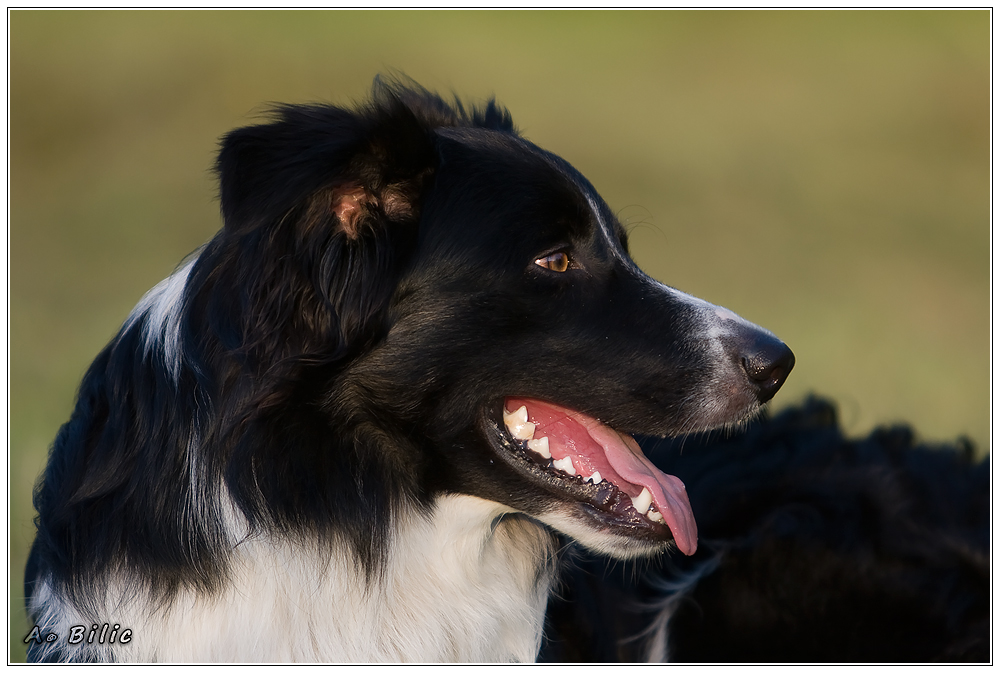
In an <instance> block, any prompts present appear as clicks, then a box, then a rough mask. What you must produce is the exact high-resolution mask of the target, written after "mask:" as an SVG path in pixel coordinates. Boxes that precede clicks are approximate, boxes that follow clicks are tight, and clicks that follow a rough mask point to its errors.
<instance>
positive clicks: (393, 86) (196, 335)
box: [26, 80, 794, 662]
mask: <svg viewBox="0 0 1000 673" xmlns="http://www.w3.org/2000/svg"><path fill="white" fill-rule="evenodd" d="M217 172H218V176H219V182H220V198H221V210H222V217H223V228H222V230H221V231H220V232H219V233H218V235H216V236H215V237H214V238H213V239H212V240H211V241H210V242H209V243H207V244H206V245H205V246H204V247H203V248H202V249H200V250H199V251H197V252H196V253H195V254H194V255H193V256H192V257H191V258H190V259H189V260H188V261H186V262H185V263H183V264H182V265H181V266H180V267H179V268H178V270H177V271H176V272H175V273H174V274H173V275H172V276H170V277H169V278H167V279H166V280H164V281H163V282H162V283H160V284H159V285H157V286H156V287H154V288H153V289H152V290H151V291H150V292H149V293H148V294H147V295H146V296H145V297H144V298H143V299H142V300H141V301H140V302H139V304H138V305H137V306H136V308H135V309H134V311H133V312H132V314H131V315H130V316H129V318H128V319H127V320H126V322H125V324H124V325H123V326H122V328H121V330H120V331H119V332H118V334H117V336H116V337H115V338H114V339H113V340H112V341H111V343H110V344H109V345H108V346H107V347H106V348H105V349H104V350H103V351H102V352H101V353H100V355H98V357H97V359H96V360H95V361H94V363H93V364H92V366H91V367H90V369H89V370H88V372H87V373H86V375H85V377H84V379H83V382H82V384H81V388H80V391H79V396H78V401H77V404H76V407H75V410H74V411H73V414H72V416H71V418H70V420H69V421H68V422H67V423H66V424H65V425H64V426H63V427H62V428H61V429H60V431H59V433H58V436H57V437H56V440H55V442H54V445H53V447H52V450H51V455H50V458H49V462H48V465H47V467H46V470H45V472H44V475H43V477H42V480H41V481H40V483H39V485H38V486H37V488H36V492H35V499H34V502H35V507H36V509H37V511H38V517H37V528H38V532H37V537H36V540H35V542H34V545H33V547H32V551H31V554H30V558H29V561H28V567H27V570H26V578H27V579H26V595H27V596H28V598H27V605H28V611H29V615H30V617H31V619H32V620H34V625H35V626H34V628H33V630H32V633H31V634H29V636H28V638H27V639H26V641H27V642H28V644H29V658H30V659H31V660H33V661H116V662H123V661H358V662H395V661H425V662H430V661H534V660H535V658H536V656H537V654H538V652H539V649H540V646H541V641H542V633H543V626H544V615H545V610H546V605H547V602H548V598H549V594H550V592H551V591H552V590H553V588H554V587H555V586H556V584H557V571H558V566H559V562H560V547H561V545H562V544H563V543H564V542H563V541H564V540H565V539H571V540H573V541H575V542H576V543H578V544H580V545H582V546H583V547H585V548H587V549H590V550H593V551H594V552H596V553H600V554H603V555H607V556H610V557H613V558H617V559H627V558H635V557H644V556H651V555H658V554H662V553H664V552H668V553H676V552H678V551H679V552H680V553H682V554H693V553H694V552H695V550H696V547H697V527H696V523H695V520H694V518H693V515H692V511H691V506H690V504H689V501H688V497H687V495H686V492H685V488H684V485H683V483H682V482H681V481H680V480H679V479H677V478H676V477H674V476H671V475H668V474H666V473H663V472H661V471H660V470H659V469H657V468H656V467H655V466H654V465H653V464H652V463H651V462H650V460H649V459H648V458H646V457H645V456H644V454H643V453H642V451H641V449H640V448H639V446H638V445H637V444H636V442H635V440H634V439H633V437H632V436H631V434H630V433H644V434H646V435H654V436H664V437H666V436H677V435H681V434H686V433H691V432H696V431H702V430H706V429H710V428H717V427H735V426H738V425H739V424H741V423H743V422H745V421H746V420H747V419H749V418H751V417H752V416H753V415H754V414H755V413H757V412H758V411H759V409H760V408H761V405H763V404H764V403H765V402H767V401H768V400H769V399H770V398H771V397H772V396H773V395H774V394H775V392H776V391H777V390H778V389H779V388H780V387H781V385H782V383H783V382H784V381H785V379H786V377H787V376H788V373H789V371H790V370H791V369H792V367H793V365H794V356H793V354H792V352H791V351H790V350H789V349H788V347H787V346H786V345H785V344H784V343H782V342H781V341H780V340H779V339H778V338H776V337H775V336H774V335H773V334H771V333H770V332H768V331H766V330H764V329H762V328H760V327H757V326H755V325H753V324H751V323H749V322H747V321H745V320H743V319H742V318H740V317H738V316H737V315H736V314H735V313H733V312H731V311H729V310H727V309H724V308H721V307H718V306H714V305H712V304H709V303H707V302H704V301H701V300H699V299H696V298H694V297H691V296H689V295H686V294H684V293H682V292H680V291H678V290H675V289H672V288H670V287H668V286H666V285H663V284H661V283H659V282H657V281H655V280H653V279H651V278H649V277H648V276H646V275H645V274H643V273H642V272H641V271H640V270H639V269H638V268H637V267H636V265H635V264H634V262H633V261H632V260H631V259H630V257H629V256H628V248H627V237H626V233H625V231H624V229H623V227H622V225H621V224H620V223H619V222H618V220H617V219H616V217H615V215H614V213H613V212H612V210H611V209H610V208H609V207H608V205H607V204H606V203H605V202H604V200H603V199H601V197H600V196H599V195H598V193H597V191H596V190H595V189H594V187H593V186H592V185H591V184H590V183H589V182H588V181H587V180H586V179H585V178H584V177H583V176H582V175H581V174H580V173H579V172H577V171H576V170H575V169H574V168H573V167H572V166H570V165H569V164H568V163H567V162H566V161H564V160H563V159H561V158H559V157H557V156H555V155H553V154H551V153H549V152H546V151H544V150H542V149H540V148H538V147H536V146H535V145H533V144H531V143H530V142H528V141H527V140H525V139H524V138H523V137H521V136H520V135H519V134H518V132H517V131H516V129H515V127H514V125H513V122H512V119H511V116H510V114H509V113H508V112H507V111H506V110H505V109H504V108H502V107H501V106H500V105H498V104H497V103H496V102H495V101H493V100H490V101H489V102H487V103H486V104H485V105H482V106H480V107H474V108H471V109H467V108H466V107H465V106H463V105H462V104H461V103H460V102H459V101H457V100H456V101H455V102H448V101H445V100H444V99H443V98H441V97H439V96H437V95H435V94H432V93H430V92H428V91H426V90H424V89H422V88H420V87H419V86H417V85H415V84H412V83H407V82H399V81H386V80H376V83H375V85H374V87H373V94H372V98H371V100H370V101H369V102H367V103H364V104H362V105H359V106H358V107H356V108H354V109H346V108H341V107H335V106H331V105H283V106H278V107H276V108H275V109H274V111H273V114H272V116H271V117H270V118H269V119H268V120H266V121H263V122H262V123H260V124H257V125H252V126H248V127H246V128H240V129H237V130H235V131H232V132H231V133H229V134H228V135H226V136H225V137H224V138H223V140H222V142H221V145H220V151H219V156H218V160H217Z"/></svg>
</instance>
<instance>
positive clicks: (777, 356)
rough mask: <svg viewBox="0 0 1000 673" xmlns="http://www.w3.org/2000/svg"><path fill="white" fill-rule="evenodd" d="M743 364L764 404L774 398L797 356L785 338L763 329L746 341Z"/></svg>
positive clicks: (758, 397)
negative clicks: (782, 339) (785, 342)
mask: <svg viewBox="0 0 1000 673" xmlns="http://www.w3.org/2000/svg"><path fill="white" fill-rule="evenodd" d="M742 350H743V352H742V355H741V356H740V364H742V365H743V371H745V372H746V373H747V378H748V379H750V383H751V385H753V386H754V388H755V389H756V393H757V399H759V400H760V401H761V402H762V403H763V402H767V401H768V400H769V399H771V398H772V397H774V394H775V393H776V392H778V389H779V388H781V384H783V383H784V382H785V379H786V378H788V372H790V371H792V367H794V366H795V355H794V354H793V353H792V351H791V349H790V348H789V347H788V346H786V345H785V344H784V342H783V341H781V340H780V339H778V338H777V337H775V336H774V335H773V334H770V333H769V332H764V331H763V330H762V331H760V332H757V333H756V334H753V335H752V337H750V338H747V339H746V340H745V341H744V347H743V349H742Z"/></svg>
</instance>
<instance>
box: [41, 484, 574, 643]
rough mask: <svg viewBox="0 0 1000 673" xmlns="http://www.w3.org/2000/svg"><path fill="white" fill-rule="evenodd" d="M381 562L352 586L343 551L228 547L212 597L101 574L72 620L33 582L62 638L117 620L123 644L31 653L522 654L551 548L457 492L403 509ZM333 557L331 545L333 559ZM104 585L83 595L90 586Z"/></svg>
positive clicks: (270, 544) (520, 523)
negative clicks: (151, 588) (148, 594)
mask: <svg viewBox="0 0 1000 673" xmlns="http://www.w3.org/2000/svg"><path fill="white" fill-rule="evenodd" d="M393 534H394V535H395V536H397V537H396V539H395V540H394V544H392V545H391V546H390V548H391V552H390V556H389V558H388V559H387V562H386V564H385V566H384V567H383V568H382V569H381V571H380V572H378V573H376V576H375V577H373V578H372V579H370V580H366V578H365V576H364V571H362V570H361V569H359V568H358V567H356V566H355V565H354V562H353V561H345V559H347V558H349V556H350V555H349V554H347V553H344V550H336V551H335V552H334V553H333V554H332V555H331V554H330V553H329V550H328V549H327V551H326V552H324V553H320V551H319V546H318V545H311V544H307V543H299V544H295V543H290V542H288V541H287V540H282V541H275V540H267V539H263V538H250V539H247V540H245V541H244V542H242V543H240V544H239V545H237V546H236V547H235V549H234V550H233V556H232V563H231V566H230V568H229V572H230V575H229V576H230V578H231V582H229V583H228V584H227V586H226V588H225V589H224V591H223V592H222V593H220V594H216V595H205V594H201V593H198V592H196V591H193V590H181V591H179V592H178V593H176V594H174V595H173V596H172V597H171V598H170V599H169V600H168V602H167V603H166V604H165V605H164V604H162V603H159V602H156V601H150V600H149V599H146V598H144V597H143V596H142V595H140V594H137V593H134V592H133V591H131V590H129V589H128V586H129V585H130V583H129V582H126V581H123V580H122V579H121V578H102V579H101V580H99V581H98V582H96V583H95V595H94V596H93V598H94V599H96V600H95V604H96V605H97V606H98V608H97V609H98V610H99V611H102V612H101V614H93V615H91V614H85V613H83V612H82V611H81V610H79V609H77V608H75V607H73V606H71V605H68V604H66V603H64V602H63V601H61V600H60V599H59V598H58V597H57V596H54V595H53V592H52V588H51V586H50V585H49V584H48V583H46V582H43V583H42V585H41V586H40V587H39V589H38V591H37V592H36V595H35V598H36V599H37V600H36V602H35V605H36V606H38V610H37V611H35V610H32V612H33V613H34V614H37V615H39V617H38V623H39V625H40V627H42V628H44V629H47V630H49V631H52V632H54V633H58V634H63V633H65V634H69V632H70V628H71V627H72V626H75V625H78V624H85V625H87V628H88V629H89V628H90V627H89V625H90V624H91V623H92V622H93V621H94V620H100V622H111V623H115V624H120V625H121V626H122V628H129V629H131V632H132V640H131V642H129V643H128V644H115V645H109V644H105V645H99V644H98V643H96V642H95V643H94V644H93V645H89V646H88V645H87V644H86V643H83V644H81V645H71V644H68V643H67V642H66V638H65V637H63V636H62V635H61V636H60V639H59V640H58V641H56V642H54V643H51V644H45V645H40V646H39V647H40V648H42V649H41V650H40V651H38V652H36V656H37V657H39V658H42V659H55V660H90V661H118V662H123V661H135V662H142V661H146V662H149V661H161V662H162V661H175V662H198V661H203V662H207V661H224V662H383V663H384V662H448V661H452V662H533V661H534V660H535V657H536V656H537V654H538V650H539V647H540V645H541V637H542V628H543V625H544V617H545V607H546V602H547V599H548V595H549V592H550V590H551V588H552V586H553V583H554V581H555V573H556V559H555V553H556V542H555V538H554V536H553V534H552V533H551V532H550V531H549V530H548V529H546V528H545V527H544V526H542V525H540V524H538V523H537V522H535V521H532V520H531V519H529V518H527V517H525V516H524V515H519V514H515V513H513V512H512V511H511V510H510V509H509V508H506V507H505V506H503V505H499V504H497V503H494V502H490V501H487V500H483V499H480V498H476V497H473V496H467V495H447V496H442V497H440V498H439V499H438V500H437V503H436V506H435V507H434V509H433V511H432V512H431V513H430V514H429V515H425V514H421V513H419V512H417V511H409V512H407V513H406V514H405V515H402V516H400V517H399V520H398V522H397V524H396V525H395V526H394V531H393ZM337 552H341V553H337ZM102 584H103V585H106V586H107V589H106V590H101V591H100V592H97V591H96V587H97V586H99V585H102Z"/></svg>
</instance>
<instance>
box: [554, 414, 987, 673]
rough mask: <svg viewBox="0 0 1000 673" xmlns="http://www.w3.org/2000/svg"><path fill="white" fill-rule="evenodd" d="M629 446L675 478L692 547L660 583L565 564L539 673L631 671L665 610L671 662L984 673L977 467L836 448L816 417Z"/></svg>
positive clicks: (642, 567)
mask: <svg viewBox="0 0 1000 673" xmlns="http://www.w3.org/2000/svg"><path fill="white" fill-rule="evenodd" d="M644 444H645V445H646V447H647V449H650V450H651V452H652V453H654V455H655V456H656V462H657V463H658V464H659V465H660V467H662V468H663V469H665V470H666V471H668V472H670V473H672V474H676V475H678V476H680V477H681V478H682V479H684V482H685V484H686V485H687V487H688V493H689V494H690V496H691V504H692V508H693V509H694V512H695V515H696V517H697V518H698V523H699V528H700V532H701V547H700V549H699V551H698V553H697V554H696V555H695V556H693V557H691V558H682V557H676V556H674V557H670V559H668V560H667V562H666V563H665V564H664V565H663V566H662V567H660V566H658V565H657V564H650V563H649V562H645V563H643V562H637V563H617V564H609V563H608V562H607V561H605V560H603V559H598V558H595V557H592V556H588V555H582V556H579V557H577V558H576V560H575V563H574V564H572V565H571V566H570V567H568V568H567V570H566V572H565V573H564V582H565V584H564V587H563V590H562V591H561V594H560V595H561V598H559V599H553V600H552V601H550V609H549V615H548V630H547V639H546V645H545V646H544V647H543V651H542V654H541V659H542V660H543V661H544V660H548V661H596V662H615V661H639V660H642V659H643V658H644V657H645V656H646V655H647V650H648V648H649V647H650V642H649V641H648V640H647V639H646V638H644V637H637V636H638V635H640V634H642V633H643V632H644V631H647V630H648V629H649V628H650V626H651V624H653V622H654V621H655V620H656V618H657V617H659V616H661V611H662V610H663V609H664V608H663V607H661V606H665V605H668V604H669V605H670V608H671V609H673V610H675V612H673V616H672V618H671V619H670V621H669V639H668V648H667V650H668V656H669V658H670V660H671V661H675V662H747V663H749V662H765V663H766V662H815V663H820V662H901V663H902V662H987V661H989V660H990V591H989V571H990V568H989V544H990V528H989V519H990V517H989V512H990V507H989V465H988V462H987V461H985V460H984V461H981V462H977V461H976V460H974V458H973V451H972V448H971V446H970V445H969V444H967V443H962V442H959V443H958V444H956V445H925V444H916V443H915V442H914V438H913V433H912V431H911V430H910V429H909V428H907V427H905V426H897V427H892V428H887V429H881V430H877V431H875V432H873V433H872V434H871V435H869V436H868V437H866V438H863V439H857V440H851V439H847V438H845V437H844V435H843V433H842V431H841V430H840V428H839V427H838V424H837V420H836V414H835V411H834V408H833V407H832V406H831V404H830V403H829V402H826V401H823V400H811V401H809V402H807V403H806V404H805V405H803V406H802V407H798V408H791V409H788V410H786V411H784V412H782V413H781V414H780V415H778V416H777V417H776V418H774V419H772V420H766V419H765V420H762V421H760V422H758V423H755V424H753V426H752V427H750V428H749V429H748V430H747V431H746V432H745V433H741V434H739V435H737V436H734V437H729V438H724V437H713V438H711V439H709V440H707V441H705V442H698V441H692V440H688V441H687V442H686V443H685V444H684V445H683V450H681V445H680V442H676V443H668V442H662V441H659V440H647V441H645V442H644Z"/></svg>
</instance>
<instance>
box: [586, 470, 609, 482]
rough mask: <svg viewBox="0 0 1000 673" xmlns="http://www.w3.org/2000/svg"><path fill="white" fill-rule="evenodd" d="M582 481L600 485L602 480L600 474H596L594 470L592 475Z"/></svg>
mask: <svg viewBox="0 0 1000 673" xmlns="http://www.w3.org/2000/svg"><path fill="white" fill-rule="evenodd" d="M584 481H589V482H590V483H591V484H600V483H601V482H602V481H604V480H603V479H601V473H600V472H598V471H597V470H594V473H593V474H592V475H590V476H589V477H587V478H586V479H584Z"/></svg>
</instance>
